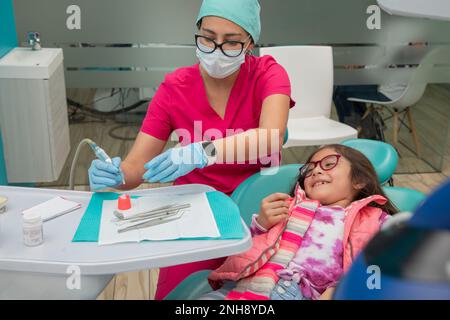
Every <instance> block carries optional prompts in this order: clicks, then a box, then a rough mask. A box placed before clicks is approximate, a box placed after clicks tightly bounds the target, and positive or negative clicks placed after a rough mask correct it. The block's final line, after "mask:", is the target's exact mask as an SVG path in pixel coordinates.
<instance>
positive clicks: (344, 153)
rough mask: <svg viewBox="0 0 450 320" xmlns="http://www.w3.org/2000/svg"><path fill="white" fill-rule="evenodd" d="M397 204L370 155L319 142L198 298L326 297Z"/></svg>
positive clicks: (263, 207) (263, 206)
mask: <svg viewBox="0 0 450 320" xmlns="http://www.w3.org/2000/svg"><path fill="white" fill-rule="evenodd" d="M396 212H397V210H396V209H395V207H394V206H393V205H392V203H391V202H390V201H389V200H387V198H386V196H385V195H384V192H383V190H382V188H381V186H380V184H379V182H378V179H377V175H376V173H375V170H374V168H373V166H372V164H371V163H370V161H369V160H368V159H367V158H366V157H365V156H364V155H363V154H362V153H360V152H359V151H357V150H355V149H352V148H349V147H346V146H343V145H328V146H325V147H322V148H320V149H319V150H318V151H316V152H315V153H314V154H313V155H311V157H310V158H309V159H308V161H307V163H306V164H305V165H304V166H303V167H302V168H301V169H300V174H299V177H298V179H297V183H296V187H295V188H294V190H293V193H292V194H291V195H288V194H283V193H276V194H272V195H270V196H268V197H267V198H265V199H264V200H263V201H262V204H261V209H260V212H259V214H258V215H254V216H253V219H252V225H251V228H250V229H251V231H252V235H253V246H252V249H250V250H249V251H247V252H245V253H243V254H239V255H235V256H231V257H229V258H227V260H226V261H225V262H224V264H223V265H222V266H221V267H220V268H218V269H217V270H215V271H213V272H212V273H211V274H210V276H209V282H210V284H211V285H212V287H213V288H215V289H220V290H217V291H214V292H212V293H209V294H207V295H205V296H203V297H202V298H201V299H223V298H225V299H241V300H242V299H252V300H253V299H255V300H256V299H274V300H306V299H313V300H315V299H331V296H332V294H333V291H334V288H335V286H336V285H337V283H338V281H339V279H340V278H341V276H342V275H343V274H344V272H346V271H347V270H348V268H349V267H350V264H351V262H352V261H353V259H354V258H355V257H356V255H357V254H358V253H359V252H360V251H361V250H362V249H363V248H364V246H365V245H366V243H367V242H368V241H369V240H370V239H371V238H372V236H373V235H374V234H375V233H376V232H378V231H379V229H380V228H381V225H382V224H383V223H384V222H385V221H386V220H387V218H388V217H389V215H392V214H395V213H396Z"/></svg>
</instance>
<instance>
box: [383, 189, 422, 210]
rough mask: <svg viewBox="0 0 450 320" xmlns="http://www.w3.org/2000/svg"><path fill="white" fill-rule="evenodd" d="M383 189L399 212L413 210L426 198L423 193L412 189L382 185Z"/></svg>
mask: <svg viewBox="0 0 450 320" xmlns="http://www.w3.org/2000/svg"><path fill="white" fill-rule="evenodd" d="M383 190H384V193H385V194H386V196H387V197H388V198H389V200H391V202H392V203H393V204H394V205H395V206H396V207H397V209H398V210H399V211H400V212H414V211H415V210H416V208H417V207H418V206H419V205H420V204H421V203H422V202H423V201H424V200H425V198H426V195H425V194H424V193H422V192H420V191H417V190H413V189H407V188H400V187H383Z"/></svg>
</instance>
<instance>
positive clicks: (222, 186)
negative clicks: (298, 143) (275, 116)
mask: <svg viewBox="0 0 450 320" xmlns="http://www.w3.org/2000/svg"><path fill="white" fill-rule="evenodd" d="M274 94H284V95H287V96H289V97H290V95H291V85H290V81H289V77H288V75H287V73H286V71H285V70H284V68H283V67H282V66H281V65H279V64H278V63H277V62H276V61H275V59H274V58H273V57H271V56H263V57H255V56H251V55H247V56H246V60H245V63H244V64H243V65H242V66H241V69H240V72H239V75H238V77H237V79H236V82H235V84H234V86H233V88H232V90H231V94H230V97H229V100H228V104H227V107H226V110H225V116H224V119H222V118H221V117H220V116H219V115H218V114H217V113H216V112H215V111H214V109H213V108H212V107H211V105H210V103H209V101H208V98H207V95H206V90H205V86H204V84H203V78H202V76H201V73H200V68H199V64H196V65H194V66H190V67H183V68H180V69H177V70H176V71H174V72H173V73H170V74H168V75H167V76H166V78H165V80H164V82H163V83H162V84H161V85H160V87H159V89H158V91H157V92H156V94H155V96H154V98H153V99H152V101H151V103H150V105H149V107H148V110H147V115H146V117H145V119H144V121H143V123H142V127H141V132H144V133H146V134H149V135H151V136H153V137H155V138H157V139H160V140H164V141H166V140H168V139H169V137H170V135H171V133H172V131H174V130H176V132H177V135H178V136H179V137H180V141H179V142H181V144H182V145H186V144H189V143H192V142H198V141H205V140H215V139H220V138H224V137H227V136H229V135H233V133H231V134H230V133H229V132H228V134H227V129H234V130H238V129H242V130H243V131H247V130H249V129H254V128H258V127H259V118H260V116H261V110H262V104H263V101H264V99H266V98H267V97H268V96H270V95H274ZM294 105H295V102H294V101H293V100H292V99H291V102H290V107H293V106H294ZM180 129H181V131H180ZM214 131H215V132H214ZM178 133H180V134H178ZM205 133H206V134H205ZM234 134H236V133H234ZM183 136H184V137H183ZM279 156H280V155H279V153H278V157H279ZM269 165H270V164H269ZM264 166H268V165H263V164H262V163H261V161H258V163H253V164H250V163H248V162H247V163H245V164H215V165H212V166H209V167H206V168H204V169H195V170H194V171H192V172H191V173H189V174H187V175H185V176H183V177H180V178H178V179H177V180H175V183H174V184H175V185H179V184H191V183H199V184H206V185H209V186H212V187H213V188H215V189H216V190H219V191H222V192H224V193H226V194H228V195H229V194H231V193H232V192H233V191H234V189H236V187H237V186H238V185H239V184H240V183H241V182H242V181H244V180H245V179H247V178H248V177H249V176H251V175H253V174H254V173H256V172H258V171H260V169H261V167H264Z"/></svg>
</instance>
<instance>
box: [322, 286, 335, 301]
mask: <svg viewBox="0 0 450 320" xmlns="http://www.w3.org/2000/svg"><path fill="white" fill-rule="evenodd" d="M334 290H336V288H335V287H329V288H328V289H327V290H325V291H324V293H322V295H321V296H320V298H319V300H331V299H332V298H333V294H334Z"/></svg>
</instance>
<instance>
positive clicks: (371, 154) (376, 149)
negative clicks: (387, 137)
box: [341, 139, 398, 184]
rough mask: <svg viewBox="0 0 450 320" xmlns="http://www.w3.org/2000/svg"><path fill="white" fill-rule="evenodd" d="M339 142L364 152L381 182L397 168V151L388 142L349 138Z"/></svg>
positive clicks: (387, 179)
mask: <svg viewBox="0 0 450 320" xmlns="http://www.w3.org/2000/svg"><path fill="white" fill-rule="evenodd" d="M341 144H342V145H345V146H347V147H350V148H353V149H356V150H358V151H360V152H361V153H362V154H364V155H365V156H366V157H367V158H368V159H369V161H370V162H371V163H372V165H373V166H374V168H375V171H376V173H377V175H378V181H379V182H380V183H381V184H384V183H386V182H388V181H389V179H390V178H391V177H392V175H393V174H394V172H395V169H396V168H397V164H398V154H397V151H396V150H395V148H394V147H393V146H391V145H390V144H388V143H385V142H383V141H377V140H368V139H350V140H346V141H344V142H342V143H341Z"/></svg>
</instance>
